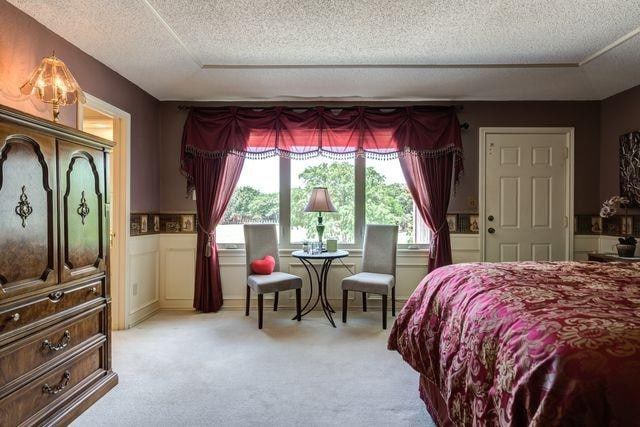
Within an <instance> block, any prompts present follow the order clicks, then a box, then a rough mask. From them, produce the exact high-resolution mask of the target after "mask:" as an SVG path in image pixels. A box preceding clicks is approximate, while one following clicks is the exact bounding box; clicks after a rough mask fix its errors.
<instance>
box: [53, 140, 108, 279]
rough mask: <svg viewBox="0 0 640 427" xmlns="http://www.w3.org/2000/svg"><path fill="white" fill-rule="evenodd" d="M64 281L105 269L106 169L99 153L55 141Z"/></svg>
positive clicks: (61, 266)
mask: <svg viewBox="0 0 640 427" xmlns="http://www.w3.org/2000/svg"><path fill="white" fill-rule="evenodd" d="M58 157H59V163H58V164H59V168H60V181H59V182H60V188H59V190H58V191H59V194H60V195H59V200H60V217H61V218H60V269H61V274H60V276H61V279H62V281H63V282H67V281H70V280H74V279H78V278H81V277H86V276H91V275H95V274H99V273H102V272H103V271H104V270H105V257H106V248H105V241H106V240H105V235H106V232H107V230H106V226H105V206H104V203H105V200H104V198H105V195H104V188H105V183H104V179H105V170H104V153H103V152H102V151H100V150H96V149H92V148H88V147H84V146H80V145H77V144H72V143H70V142H67V141H62V140H58Z"/></svg>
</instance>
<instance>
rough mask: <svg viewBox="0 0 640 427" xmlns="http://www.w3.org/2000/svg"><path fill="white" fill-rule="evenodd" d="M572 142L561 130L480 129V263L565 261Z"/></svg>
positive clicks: (570, 132) (569, 132) (566, 131)
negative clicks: (481, 248) (481, 251)
mask: <svg viewBox="0 0 640 427" xmlns="http://www.w3.org/2000/svg"><path fill="white" fill-rule="evenodd" d="M572 140H573V130H572V129H566V128H562V129H549V128H540V129H536V128H526V129H525V128H521V129H518V128H509V129H500V128H485V129H481V130H480V141H481V144H480V149H481V150H483V151H484V153H481V168H480V169H481V170H480V174H481V177H480V185H481V188H480V193H481V199H483V200H481V201H480V205H481V209H480V215H481V224H483V227H482V229H481V230H480V233H481V239H482V244H483V249H484V260H485V261H491V262H502V261H558V260H566V259H569V254H570V249H571V244H570V239H571V235H572V233H571V228H570V225H571V224H572V223H573V221H572V218H571V216H572V215H573V213H572V210H573V209H572V200H571V199H572V189H571V188H570V186H571V182H572V180H571V178H570V177H571V176H572V171H571V167H572V162H571V161H570V153H572V149H571V147H572ZM482 154H484V155H482ZM483 161H484V162H483ZM482 175H484V176H482ZM483 178H484V179H483ZM483 184H484V188H482V185H483ZM483 190H484V191H483ZM483 202H484V203H483Z"/></svg>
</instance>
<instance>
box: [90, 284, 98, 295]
mask: <svg viewBox="0 0 640 427" xmlns="http://www.w3.org/2000/svg"><path fill="white" fill-rule="evenodd" d="M89 292H91V293H92V294H94V295H98V288H96V287H95V286H92V287H91V289H89Z"/></svg>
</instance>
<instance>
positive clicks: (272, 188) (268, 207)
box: [216, 157, 280, 243]
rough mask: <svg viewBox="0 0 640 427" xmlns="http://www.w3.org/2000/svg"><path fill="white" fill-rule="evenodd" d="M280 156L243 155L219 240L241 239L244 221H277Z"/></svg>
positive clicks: (238, 240)
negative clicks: (242, 161)
mask: <svg viewBox="0 0 640 427" xmlns="http://www.w3.org/2000/svg"><path fill="white" fill-rule="evenodd" d="M279 182H280V158H279V157H269V158H266V159H257V160H253V159H245V161H244V166H243V167H242V173H241V174H240V179H239V180H238V185H237V186H236V189H235V191H234V193H233V196H232V197H231V201H230V202H229V206H227V210H226V212H225V213H224V217H223V219H222V222H221V223H220V225H218V227H217V229H216V241H217V242H218V243H244V232H243V229H242V225H243V224H261V223H266V224H272V223H273V224H277V223H278V221H279V213H280V199H279V198H280V189H279Z"/></svg>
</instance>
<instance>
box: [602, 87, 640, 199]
mask: <svg viewBox="0 0 640 427" xmlns="http://www.w3.org/2000/svg"><path fill="white" fill-rule="evenodd" d="M600 107H601V110H600V123H601V126H600V151H599V154H600V200H601V201H603V200H605V199H607V198H609V197H611V196H613V195H616V194H619V192H620V179H619V178H620V175H619V172H618V165H619V159H618V144H619V138H620V135H622V134H625V133H627V132H631V131H634V130H639V129H640V86H636V87H634V88H631V89H629V90H626V91H624V92H621V93H619V94H617V95H613V96H611V97H609V98H607V99H604V100H603V101H602V102H601V105H600Z"/></svg>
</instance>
